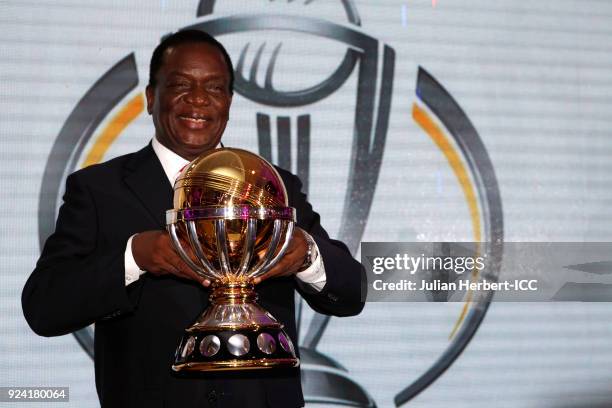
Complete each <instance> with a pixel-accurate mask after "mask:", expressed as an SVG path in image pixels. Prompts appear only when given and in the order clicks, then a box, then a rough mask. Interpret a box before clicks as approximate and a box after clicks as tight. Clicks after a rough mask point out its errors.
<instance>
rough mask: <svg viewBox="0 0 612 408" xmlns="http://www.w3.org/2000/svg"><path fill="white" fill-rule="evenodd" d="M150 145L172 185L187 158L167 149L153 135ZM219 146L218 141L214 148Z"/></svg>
mask: <svg viewBox="0 0 612 408" xmlns="http://www.w3.org/2000/svg"><path fill="white" fill-rule="evenodd" d="M151 145H152V147H153V151H154V152H155V155H156V156H157V158H158V159H159V161H160V162H161V165H162V168H163V169H164V173H166V177H168V181H169V182H170V185H172V186H174V181H175V180H176V177H177V176H178V175H179V172H180V171H181V170H183V167H185V166H186V165H187V164H188V163H189V160H187V159H184V158H183V157H181V156H179V155H178V154H176V153H174V152H173V151H172V150H170V149H168V148H167V147H166V146H164V145H163V144H161V143H160V142H159V140H157V138H156V137H154V138H153V140H152V141H151ZM220 147H222V145H221V143H219V144H218V145H217V147H215V149H218V148H220Z"/></svg>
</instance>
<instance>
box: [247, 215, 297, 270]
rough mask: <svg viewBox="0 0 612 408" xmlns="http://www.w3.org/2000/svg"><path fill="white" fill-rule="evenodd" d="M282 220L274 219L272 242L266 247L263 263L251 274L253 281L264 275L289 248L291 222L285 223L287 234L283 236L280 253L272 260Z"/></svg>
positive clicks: (279, 236)
mask: <svg viewBox="0 0 612 408" xmlns="http://www.w3.org/2000/svg"><path fill="white" fill-rule="evenodd" d="M282 224H283V220H279V219H276V220H274V231H273V232H272V242H270V246H269V247H268V252H267V253H266V255H265V259H264V261H263V262H262V263H261V265H260V266H259V268H257V269H256V270H255V271H253V272H252V273H251V278H253V279H255V278H257V277H259V276H261V275H263V274H264V273H266V272H267V271H268V270H269V269H270V268H272V267H273V266H274V265H276V263H277V262H278V261H279V260H280V259H281V258H282V257H283V255H284V254H285V251H287V248H288V247H289V241H291V236H292V235H293V224H294V223H293V222H288V223H287V233H286V234H285V240H284V241H283V246H282V247H281V249H280V251H278V254H276V256H275V257H274V258H272V257H273V256H274V251H276V247H278V243H279V241H280V238H281V228H282Z"/></svg>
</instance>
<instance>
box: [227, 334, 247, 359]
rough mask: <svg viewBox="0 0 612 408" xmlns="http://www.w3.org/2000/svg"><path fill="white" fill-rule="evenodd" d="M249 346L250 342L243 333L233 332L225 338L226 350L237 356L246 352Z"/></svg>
mask: <svg viewBox="0 0 612 408" xmlns="http://www.w3.org/2000/svg"><path fill="white" fill-rule="evenodd" d="M250 348H251V342H250V341H249V339H248V337H247V336H245V335H244V334H234V335H233V336H232V337H230V338H229V339H228V340H227V350H228V351H229V352H230V353H232V354H233V355H235V356H237V357H240V356H242V355H245V354H246V353H248V352H249V349H250Z"/></svg>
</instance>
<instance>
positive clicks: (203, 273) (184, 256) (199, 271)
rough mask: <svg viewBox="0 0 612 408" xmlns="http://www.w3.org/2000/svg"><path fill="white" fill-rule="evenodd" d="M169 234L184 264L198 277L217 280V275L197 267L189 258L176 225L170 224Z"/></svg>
mask: <svg viewBox="0 0 612 408" xmlns="http://www.w3.org/2000/svg"><path fill="white" fill-rule="evenodd" d="M168 232H170V238H172V239H171V241H172V245H174V249H175V250H176V252H177V253H178V254H179V256H180V257H181V259H182V260H183V262H185V263H186V264H187V266H189V267H190V268H191V269H193V270H194V271H195V272H196V273H197V274H198V275H200V276H201V277H203V278H206V279H217V278H216V277H215V275H211V274H210V273H209V272H208V271H206V270H205V269H203V268H202V267H200V266H198V265H196V263H195V262H193V261H192V260H191V258H189V255H187V253H186V252H185V250H184V249H183V246H182V245H181V241H180V240H179V237H178V234H177V233H176V224H175V223H171V224H168Z"/></svg>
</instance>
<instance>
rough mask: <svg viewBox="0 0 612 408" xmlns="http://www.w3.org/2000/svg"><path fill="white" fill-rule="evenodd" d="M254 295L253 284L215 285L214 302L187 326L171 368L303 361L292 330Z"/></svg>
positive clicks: (242, 367)
mask: <svg viewBox="0 0 612 408" xmlns="http://www.w3.org/2000/svg"><path fill="white" fill-rule="evenodd" d="M256 300H257V295H256V293H255V291H254V289H253V285H252V284H248V283H231V284H222V283H219V284H218V285H217V284H216V285H214V287H213V293H212V294H211V296H210V301H211V305H210V306H209V307H208V308H207V309H206V310H205V311H204V313H203V314H202V315H201V316H200V318H199V319H198V320H197V321H196V323H194V324H193V325H192V326H191V327H189V328H188V329H187V330H185V334H184V335H183V338H182V339H181V342H180V344H179V346H178V348H177V350H176V355H175V360H174V364H173V365H172V369H173V370H174V371H219V370H252V369H262V368H273V367H297V366H298V365H299V364H300V361H299V359H298V358H297V356H296V354H295V348H294V346H293V343H292V341H291V339H290V337H289V335H287V333H285V331H284V330H283V326H282V324H280V323H279V322H278V321H277V320H276V319H275V318H274V317H273V316H272V315H271V314H270V313H269V312H267V311H266V310H264V309H263V308H262V307H261V306H259V305H258V304H257V303H256Z"/></svg>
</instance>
